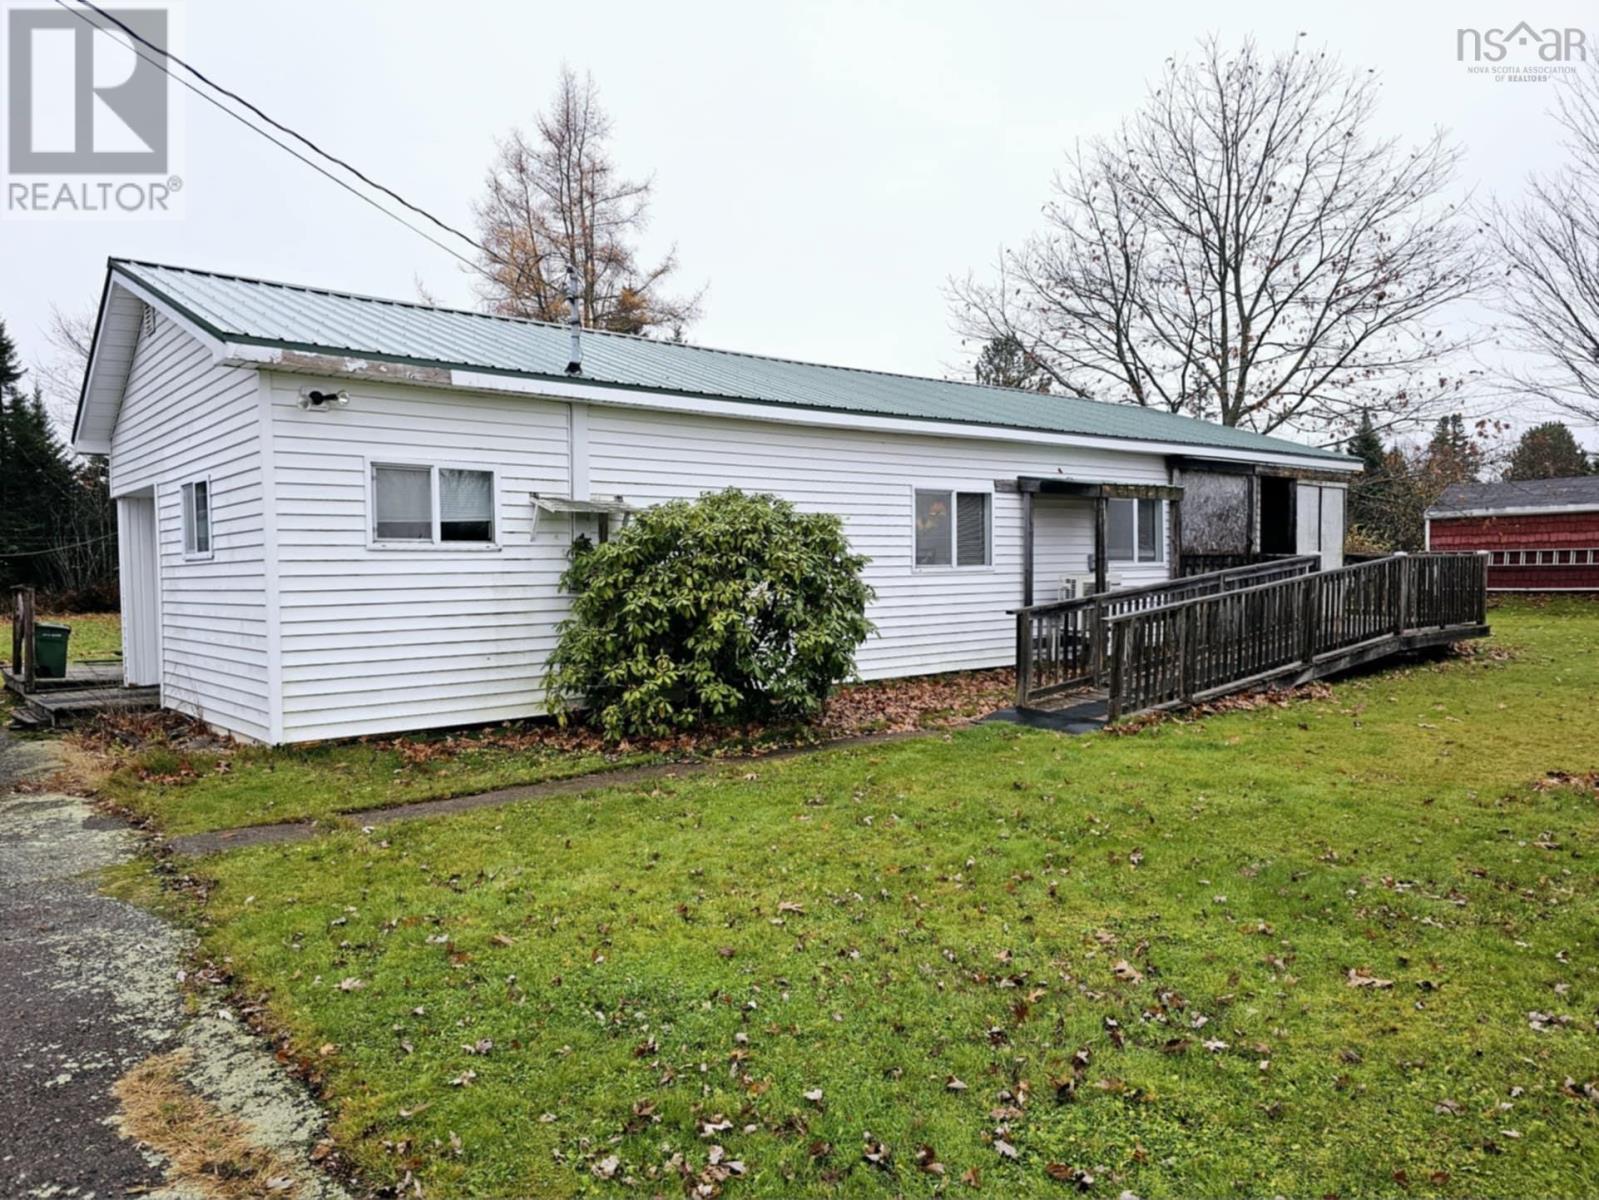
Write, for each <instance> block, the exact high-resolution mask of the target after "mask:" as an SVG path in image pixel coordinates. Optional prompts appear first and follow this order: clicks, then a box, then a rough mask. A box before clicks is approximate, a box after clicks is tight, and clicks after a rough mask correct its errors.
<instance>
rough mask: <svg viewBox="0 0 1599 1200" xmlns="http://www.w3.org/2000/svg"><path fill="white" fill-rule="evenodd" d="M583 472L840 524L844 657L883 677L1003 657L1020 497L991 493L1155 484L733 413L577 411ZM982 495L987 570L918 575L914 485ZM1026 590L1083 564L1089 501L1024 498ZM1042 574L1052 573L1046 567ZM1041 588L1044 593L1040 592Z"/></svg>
mask: <svg viewBox="0 0 1599 1200" xmlns="http://www.w3.org/2000/svg"><path fill="white" fill-rule="evenodd" d="M588 439H589V472H590V477H591V480H592V486H593V489H594V494H595V495H607V496H608V495H622V496H625V497H626V498H627V500H628V502H629V503H632V504H651V503H656V502H659V501H661V500H667V499H671V498H674V497H678V496H696V495H698V494H699V493H701V492H704V491H708V490H714V489H717V488H721V487H726V486H735V487H741V488H744V489H745V490H748V491H757V492H760V491H766V492H775V493H776V494H778V495H779V496H782V497H784V498H786V499H789V500H792V501H793V502H794V503H795V505H796V506H797V507H799V508H801V509H803V510H805V511H809V512H832V513H837V514H838V515H840V516H841V517H843V518H844V528H845V532H846V534H847V535H848V536H849V539H850V543H851V545H852V547H853V548H854V549H855V550H856V551H857V552H859V553H862V554H865V555H868V556H869V557H870V559H871V562H870V563H868V565H867V567H866V571H865V576H866V580H867V582H869V583H870V584H871V585H872V586H873V587H874V588H875V589H876V590H877V599H876V601H875V602H874V603H873V604H872V606H871V608H870V610H869V613H868V615H869V616H870V617H871V618H872V620H873V621H875V622H876V624H877V627H878V632H877V634H876V635H875V636H874V637H872V638H870V639H869V640H868V641H867V643H866V644H865V645H864V646H863V647H862V648H861V650H860V652H859V654H858V655H857V662H858V664H859V666H860V670H861V673H862V675H863V676H865V677H867V678H887V677H892V676H896V675H916V674H928V673H933V672H938V671H952V670H961V669H966V668H972V667H993V666H1005V665H1008V664H1010V663H1012V662H1013V661H1014V659H1015V649H1016V647H1015V641H1016V619H1015V618H1014V617H1012V616H1008V615H1007V614H1006V610H1007V609H1013V608H1015V607H1016V606H1017V605H1019V604H1020V603H1021V596H1022V579H1021V555H1022V526H1021V522H1022V500H1021V496H1020V494H1018V493H1016V492H1007V491H993V488H994V484H995V481H998V480H1007V481H1008V480H1015V479H1016V478H1017V477H1018V476H1022V475H1038V476H1052V475H1059V476H1062V477H1065V478H1071V479H1089V480H1102V479H1105V480H1113V481H1117V482H1124V483H1153V484H1164V483H1166V482H1168V476H1167V473H1166V464H1165V459H1164V458H1163V456H1161V455H1159V454H1141V453H1131V452H1126V451H1117V450H1108V449H1106V450H1101V449H1097V448H1092V449H1090V448H1076V447H1055V446H1040V445H1034V444H1029V443H1027V442H1023V441H1018V442H975V441H967V440H963V439H957V438H945V437H938V436H936V435H932V434H926V435H924V434H895V435H884V434H880V433H871V432H867V431H856V430H842V429H823V428H806V427H804V426H792V425H781V424H777V423H774V422H762V421H750V420H740V419H734V418H723V417H710V416H693V415H688V414H671V413H655V412H644V411H642V410H637V409H625V408H621V407H615V406H611V405H598V404H596V405H591V406H590V410H589V421H588ZM934 482H936V483H937V484H938V485H939V486H940V487H941V488H942V487H948V489H949V490H950V491H953V492H965V491H972V492H977V491H983V492H988V491H993V494H992V497H991V500H990V504H991V512H990V514H989V517H990V526H991V530H992V534H991V539H990V542H991V544H990V546H989V556H990V568H989V569H987V570H958V569H956V570H950V569H945V570H924V569H918V568H917V566H916V563H915V538H914V536H913V531H914V527H915V493H916V491H917V490H918V489H923V490H926V489H927V488H928V487H929V484H930V483H934ZM1035 520H1036V523H1037V524H1036V528H1037V534H1036V537H1035V543H1034V562H1035V567H1036V568H1037V574H1036V578H1037V586H1038V588H1039V591H1038V598H1039V599H1040V600H1043V599H1053V597H1054V589H1055V587H1056V586H1057V582H1058V576H1059V575H1060V574H1064V573H1068V572H1069V573H1084V572H1087V571H1089V570H1091V568H1090V566H1089V558H1090V557H1091V555H1092V554H1093V547H1094V522H1093V505H1092V504H1091V503H1088V504H1084V503H1081V502H1075V503H1058V502H1057V498H1055V497H1042V496H1040V497H1038V498H1037V499H1036V500H1035ZM1052 574H1053V577H1051V575H1052ZM1112 574H1114V575H1118V576H1121V577H1122V579H1123V582H1124V583H1127V584H1129V585H1130V584H1132V583H1144V582H1152V581H1155V580H1158V579H1164V578H1165V577H1166V574H1167V568H1166V564H1165V563H1164V562H1162V563H1142V564H1127V565H1126V568H1125V569H1123V567H1122V564H1117V566H1116V568H1115V569H1113V571H1112ZM1044 589H1047V591H1046V590H1044Z"/></svg>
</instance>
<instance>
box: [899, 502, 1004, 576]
mask: <svg viewBox="0 0 1599 1200" xmlns="http://www.w3.org/2000/svg"><path fill="white" fill-rule="evenodd" d="M992 502H993V497H992V496H990V495H989V494H988V493H987V492H957V491H953V490H948V491H946V490H944V489H941V488H940V489H933V488H917V489H916V496H915V505H914V510H915V525H916V528H915V540H916V565H917V566H918V567H950V566H954V567H986V566H988V565H989V562H990V558H991V555H990V550H989V542H990V541H991V539H992V525H993V523H992V521H991V519H990V518H991V509H992Z"/></svg>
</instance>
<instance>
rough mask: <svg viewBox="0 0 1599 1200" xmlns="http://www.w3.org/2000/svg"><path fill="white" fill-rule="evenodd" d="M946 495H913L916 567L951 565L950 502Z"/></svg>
mask: <svg viewBox="0 0 1599 1200" xmlns="http://www.w3.org/2000/svg"><path fill="white" fill-rule="evenodd" d="M952 499H953V497H952V495H951V493H949V492H922V491H918V492H917V493H916V565H917V566H918V567H947V566H949V565H950V536H949V534H950V522H951V518H952V516H953V514H952V513H951V512H950V502H951V500H952Z"/></svg>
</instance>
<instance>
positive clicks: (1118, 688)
mask: <svg viewBox="0 0 1599 1200" xmlns="http://www.w3.org/2000/svg"><path fill="white" fill-rule="evenodd" d="M1126 629H1127V627H1126V626H1125V625H1112V626H1111V627H1110V634H1111V643H1110V687H1109V688H1108V689H1107V691H1108V695H1107V697H1106V705H1105V719H1106V721H1114V720H1115V719H1116V718H1117V717H1119V716H1121V715H1122V681H1123V679H1125V678H1126V673H1125V671H1126V668H1125V666H1124V664H1123V663H1122V643H1123V642H1125V641H1126Z"/></svg>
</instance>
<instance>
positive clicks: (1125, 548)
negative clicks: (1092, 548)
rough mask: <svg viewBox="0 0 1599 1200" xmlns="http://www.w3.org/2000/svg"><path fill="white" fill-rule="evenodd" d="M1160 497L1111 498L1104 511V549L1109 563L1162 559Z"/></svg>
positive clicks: (1163, 509) (1163, 507)
mask: <svg viewBox="0 0 1599 1200" xmlns="http://www.w3.org/2000/svg"><path fill="white" fill-rule="evenodd" d="M1165 521H1166V504H1165V501H1163V500H1111V501H1108V502H1107V504H1106V512H1105V551H1106V554H1107V555H1108V557H1109V558H1110V561H1111V562H1139V563H1146V562H1163V561H1164V560H1165V558H1166V529H1165Z"/></svg>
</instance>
